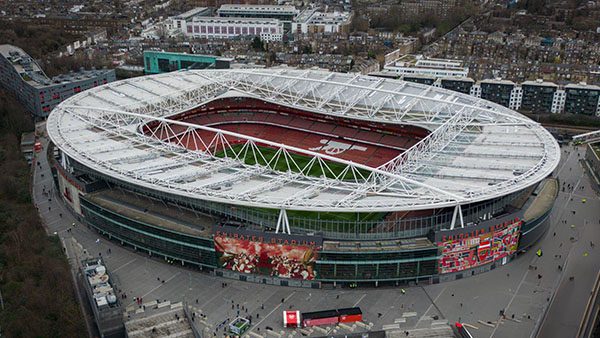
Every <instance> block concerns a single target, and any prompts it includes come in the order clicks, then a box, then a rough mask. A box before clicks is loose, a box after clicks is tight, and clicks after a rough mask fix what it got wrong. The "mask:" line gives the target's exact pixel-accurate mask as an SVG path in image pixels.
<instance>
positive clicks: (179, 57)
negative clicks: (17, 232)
mask: <svg viewBox="0 0 600 338" xmlns="http://www.w3.org/2000/svg"><path fill="white" fill-rule="evenodd" d="M230 63H231V59H229V58H224V57H219V56H211V55H198V54H186V53H170V52H159V51H151V50H145V51H144V72H145V73H146V74H158V73H166V72H172V71H175V70H180V69H207V68H216V69H228V68H229V66H230Z"/></svg>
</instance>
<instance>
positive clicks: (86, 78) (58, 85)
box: [0, 45, 116, 118]
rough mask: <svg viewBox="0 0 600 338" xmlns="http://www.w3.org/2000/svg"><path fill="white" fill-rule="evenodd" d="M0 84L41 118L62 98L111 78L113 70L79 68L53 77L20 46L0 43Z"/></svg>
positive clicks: (112, 79)
mask: <svg viewBox="0 0 600 338" xmlns="http://www.w3.org/2000/svg"><path fill="white" fill-rule="evenodd" d="M0 56H1V57H0V85H1V86H2V87H4V88H5V89H6V90H8V91H10V92H11V93H13V94H14V95H15V97H16V98H17V99H18V100H19V101H20V102H21V104H22V105H23V106H24V107H25V109H27V110H28V111H29V112H30V113H31V114H32V115H34V116H35V117H39V118H45V117H47V116H48V114H50V111H52V109H54V107H55V106H56V105H57V104H59V103H60V102H62V101H63V100H65V99H66V98H68V97H70V96H72V95H74V94H77V93H79V92H81V91H83V90H86V89H89V88H93V87H96V86H99V85H102V84H106V83H108V82H112V81H115V79H116V77H115V71H114V70H112V69H110V70H108V69H102V70H81V71H79V72H72V73H68V74H62V75H59V76H56V77H54V78H49V77H48V76H46V74H45V73H44V71H43V70H42V68H41V67H40V66H39V65H38V64H37V63H36V62H35V60H33V59H32V58H31V57H30V56H29V55H28V54H27V53H25V52H24V51H23V50H22V49H21V48H19V47H16V46H12V45H0Z"/></svg>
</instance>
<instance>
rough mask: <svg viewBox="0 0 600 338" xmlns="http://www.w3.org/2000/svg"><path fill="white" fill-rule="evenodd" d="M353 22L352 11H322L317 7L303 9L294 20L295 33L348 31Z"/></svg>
mask: <svg viewBox="0 0 600 338" xmlns="http://www.w3.org/2000/svg"><path fill="white" fill-rule="evenodd" d="M351 22H352V13H350V12H320V11H318V10H317V9H316V8H309V9H305V10H304V11H302V12H301V13H300V14H299V15H298V16H297V17H296V19H295V20H294V22H292V32H293V33H295V34H309V33H310V34H315V33H324V34H332V33H344V32H345V33H347V32H348V27H349V26H350V23H351Z"/></svg>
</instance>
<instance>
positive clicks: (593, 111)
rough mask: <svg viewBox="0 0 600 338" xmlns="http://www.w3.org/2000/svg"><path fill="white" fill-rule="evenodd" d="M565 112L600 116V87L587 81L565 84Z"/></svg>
mask: <svg viewBox="0 0 600 338" xmlns="http://www.w3.org/2000/svg"><path fill="white" fill-rule="evenodd" d="M565 92H566V97H565V108H564V111H565V113H572V114H584V115H597V116H600V102H599V98H600V87H599V86H593V85H588V84H586V83H579V84H568V85H566V86H565Z"/></svg>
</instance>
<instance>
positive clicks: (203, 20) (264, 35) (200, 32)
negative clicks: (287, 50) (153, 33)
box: [184, 17, 283, 42]
mask: <svg viewBox="0 0 600 338" xmlns="http://www.w3.org/2000/svg"><path fill="white" fill-rule="evenodd" d="M184 34H185V35H186V36H189V37H193V38H217V39H218V38H221V39H223V38H232V37H236V36H240V35H243V36H259V37H260V38H261V40H263V41H267V42H268V41H281V40H282V39H283V23H282V22H281V21H280V20H277V19H259V18H222V17H194V18H193V19H192V21H189V22H186V28H185V31H184Z"/></svg>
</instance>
